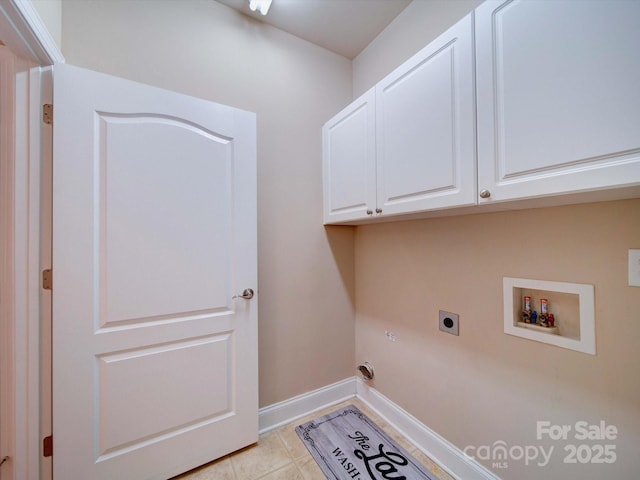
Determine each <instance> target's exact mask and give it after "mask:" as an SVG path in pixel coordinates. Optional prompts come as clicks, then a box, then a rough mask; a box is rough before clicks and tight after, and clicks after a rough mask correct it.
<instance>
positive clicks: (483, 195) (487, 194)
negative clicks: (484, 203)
mask: <svg viewBox="0 0 640 480" xmlns="http://www.w3.org/2000/svg"><path fill="white" fill-rule="evenodd" d="M490 196H491V192H490V191H489V190H481V191H480V198H489V197H490Z"/></svg>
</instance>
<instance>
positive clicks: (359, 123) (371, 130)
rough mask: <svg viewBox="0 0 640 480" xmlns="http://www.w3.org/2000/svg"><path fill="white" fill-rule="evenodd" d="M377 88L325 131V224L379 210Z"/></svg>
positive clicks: (369, 214)
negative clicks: (377, 207) (376, 136)
mask: <svg viewBox="0 0 640 480" xmlns="http://www.w3.org/2000/svg"><path fill="white" fill-rule="evenodd" d="M375 135H376V130H375V89H374V88H372V89H371V90H369V91H368V92H366V93H365V94H364V95H362V96H361V97H360V98H358V99H357V100H356V101H355V102H353V103H351V104H350V105H349V106H348V107H346V108H345V109H343V110H342V111H341V112H340V113H338V114H337V115H335V116H334V117H333V118H332V119H331V120H329V121H328V122H327V123H326V124H325V125H324V127H323V128H322V142H323V148H322V152H323V156H324V157H323V162H322V164H323V177H324V178H323V180H324V181H323V186H324V222H325V223H332V222H340V221H349V220H356V219H361V218H367V217H370V216H372V215H373V214H374V210H375V208H376V158H375V155H376V153H375V148H376V139H375Z"/></svg>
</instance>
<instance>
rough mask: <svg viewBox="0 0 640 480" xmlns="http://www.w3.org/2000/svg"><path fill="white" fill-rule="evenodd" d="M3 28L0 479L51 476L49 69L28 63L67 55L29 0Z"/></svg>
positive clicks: (14, 6) (12, 7)
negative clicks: (45, 194)
mask: <svg viewBox="0 0 640 480" xmlns="http://www.w3.org/2000/svg"><path fill="white" fill-rule="evenodd" d="M0 29H2V32H3V39H2V40H3V42H4V43H5V44H6V46H7V47H8V48H9V50H10V51H11V53H13V54H14V55H15V57H16V59H17V61H16V62H15V64H11V63H12V62H11V60H8V59H4V60H3V62H4V63H3V71H6V72H9V73H8V75H7V78H11V79H13V78H15V83H14V82H13V81H11V82H4V81H3V89H2V90H0V95H1V97H0V102H2V104H4V105H7V104H10V105H11V104H12V103H13V105H14V108H13V109H11V108H9V109H7V108H3V109H2V110H3V118H2V124H3V129H4V134H5V135H6V136H7V137H8V139H9V142H8V145H7V146H6V147H3V151H2V153H1V154H0V171H1V172H2V173H3V177H2V179H0V181H1V182H2V185H1V186H2V195H0V219H2V225H1V226H2V231H3V238H2V240H3V242H2V245H3V247H2V252H1V253H0V258H1V259H2V261H1V262H0V278H1V279H2V281H1V282H0V288H1V291H0V295H1V296H2V298H3V305H2V311H1V312H0V313H1V314H2V316H1V317H0V332H2V334H3V335H2V338H3V343H2V345H0V365H2V372H0V373H2V379H3V381H2V383H0V423H1V424H2V425H3V427H2V430H1V431H0V449H1V450H0V458H2V457H4V456H5V455H6V456H8V457H10V458H9V460H8V461H7V462H6V463H5V464H4V465H3V466H2V467H0V479H1V480H15V479H28V480H39V479H40V478H50V476H51V474H50V473H46V472H45V471H44V470H47V469H46V468H43V467H42V465H44V464H45V463H44V462H42V461H41V460H42V457H41V454H40V452H41V447H40V445H41V425H40V419H41V417H42V412H43V410H44V409H45V408H47V406H46V405H45V402H46V400H44V401H43V396H44V398H47V397H46V395H47V393H46V392H43V391H42V390H43V388H42V384H41V377H42V375H43V368H42V364H41V351H40V342H41V334H42V331H41V321H42V319H41V314H42V313H44V312H42V309H41V305H40V300H41V290H40V269H41V268H42V267H41V262H42V261H43V259H42V258H41V254H40V253H41V252H40V244H41V235H42V234H46V233H45V232H42V231H41V221H42V219H43V218H42V211H41V205H40V195H41V188H42V183H41V182H42V180H41V178H40V174H41V171H40V166H41V162H42V158H43V156H44V155H46V154H47V152H45V151H44V150H45V149H43V148H42V145H41V140H42V138H41V123H40V109H41V104H42V102H43V96H42V93H43V90H42V87H43V85H42V83H41V82H42V79H43V76H42V71H43V70H42V68H40V69H36V70H34V71H31V72H30V71H29V67H49V66H51V65H53V64H54V63H64V61H65V60H64V57H63V55H62V52H61V51H60V49H59V48H58V46H57V45H56V43H55V41H54V40H53V37H52V36H51V34H50V33H49V31H48V30H47V27H46V26H45V24H44V22H43V21H42V19H41V18H40V16H39V15H38V13H37V11H36V10H35V7H34V6H33V4H32V3H31V1H30V0H6V1H2V2H1V3H0ZM11 72H13V73H16V74H17V75H11ZM18 72H19V73H18ZM3 80H4V79H3ZM4 85H7V86H8V88H4ZM11 140H12V141H11ZM45 181H46V180H45ZM49 315H50V312H49ZM46 362H47V361H46V360H45V365H46ZM48 368H50V361H49V362H48ZM43 394H44V395H43ZM48 395H50V393H49V394H48ZM49 398H50V396H49ZM41 470H42V472H41ZM49 470H50V469H49Z"/></svg>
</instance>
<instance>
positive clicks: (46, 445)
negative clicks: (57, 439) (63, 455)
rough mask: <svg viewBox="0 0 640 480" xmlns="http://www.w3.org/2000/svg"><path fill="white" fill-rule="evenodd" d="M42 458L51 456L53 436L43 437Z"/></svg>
mask: <svg viewBox="0 0 640 480" xmlns="http://www.w3.org/2000/svg"><path fill="white" fill-rule="evenodd" d="M42 456H43V457H52V456H53V435H49V436H48V437H44V439H43V440H42Z"/></svg>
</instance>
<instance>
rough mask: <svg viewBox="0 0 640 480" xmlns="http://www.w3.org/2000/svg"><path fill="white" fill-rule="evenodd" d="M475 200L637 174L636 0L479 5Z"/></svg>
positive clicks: (577, 187) (629, 180)
mask: <svg viewBox="0 0 640 480" xmlns="http://www.w3.org/2000/svg"><path fill="white" fill-rule="evenodd" d="M476 35H477V44H476V45H477V75H478V76H477V88H478V168H479V188H480V189H488V190H490V191H491V197H490V198H489V199H487V200H482V201H495V200H507V199H515V198H527V197H535V196H543V195H553V194H560V193H566V192H576V191H588V190H595V189H600V188H607V187H613V186H623V185H632V184H638V183H639V182H640V133H639V132H640V95H638V85H640V55H638V52H637V50H638V46H639V45H640V3H639V2H631V1H616V2H575V1H565V0H557V1H553V2H527V1H511V2H487V3H485V4H483V5H481V6H480V7H479V8H478V10H477V16H476Z"/></svg>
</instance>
